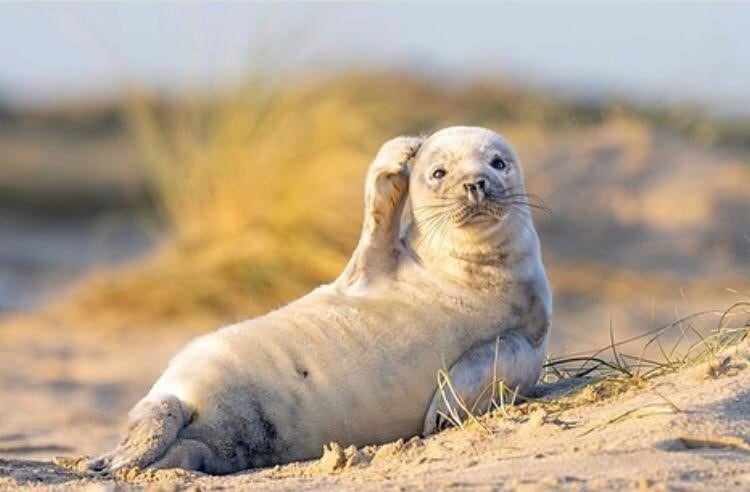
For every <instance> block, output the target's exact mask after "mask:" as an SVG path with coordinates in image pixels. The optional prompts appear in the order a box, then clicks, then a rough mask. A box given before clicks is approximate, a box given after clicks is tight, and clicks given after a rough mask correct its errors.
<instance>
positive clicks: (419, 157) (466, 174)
mask: <svg viewBox="0 0 750 492" xmlns="http://www.w3.org/2000/svg"><path fill="white" fill-rule="evenodd" d="M531 205H532V204H531V202H530V200H529V195H527V194H526V192H525V188H524V182H523V171H522V169H521V164H520V161H519V159H518V157H517V156H516V154H515V153H514V151H513V150H512V149H511V147H510V146H509V145H508V143H507V142H506V141H505V140H504V139H503V138H502V137H501V136H500V135H498V134H496V133H494V132H492V131H490V130H487V129H484V128H476V127H452V128H447V129H444V130H441V131H438V132H437V133H434V134H433V135H431V136H429V137H428V138H426V139H424V138H418V137H398V138H395V139H393V140H391V141H389V142H386V143H385V144H384V145H383V146H382V147H381V149H380V151H379V152H378V154H377V155H376V157H375V160H374V161H373V163H372V164H371V165H370V168H369V170H368V173H367V176H366V183H365V216H364V223H363V226H362V234H361V237H360V240H359V243H358V245H357V247H356V249H355V250H354V253H353V255H352V258H351V260H350V261H349V262H348V264H347V266H346V268H345V269H344V271H343V272H342V273H341V275H340V276H339V277H338V278H337V279H336V280H335V281H334V282H332V283H331V284H328V285H324V286H321V287H318V288H317V289H315V290H314V291H312V292H311V293H310V294H308V295H306V296H304V297H302V298H300V299H298V300H296V301H294V302H292V303H290V304H288V305H286V306H284V307H282V308H280V309H278V310H276V311H273V312H271V313H268V314H266V315H264V316H261V317H259V318H255V319H251V320H247V321H244V322H241V323H238V324H235V325H232V326H228V327H225V328H222V329H220V330H218V331H216V332H213V333H210V334H207V335H204V336H202V337H199V338H197V339H195V340H193V341H192V342H190V343H189V344H188V345H187V346H186V347H185V348H184V349H183V350H182V351H181V352H179V353H178V354H177V355H176V356H175V357H174V358H173V359H172V360H171V362H170V363H169V366H168V367H167V369H166V370H165V372H164V373H163V374H162V376H161V377H160V378H159V379H158V380H157V382H156V383H155V384H154V386H153V387H152V388H151V390H150V391H149V393H148V394H147V395H146V396H145V397H144V398H143V399H142V400H141V401H140V402H139V403H138V404H137V405H136V406H135V407H134V408H133V409H132V410H131V412H130V414H129V423H128V426H127V430H126V432H125V436H124V438H123V439H122V440H121V441H120V443H119V444H118V445H117V446H116V447H115V449H114V450H112V451H111V452H109V453H107V454H105V455H104V456H102V457H100V458H97V459H94V460H91V461H90V462H89V463H88V466H89V468H90V470H92V471H97V472H103V473H109V472H113V471H115V470H118V469H120V468H124V467H138V468H173V467H180V468H186V469H193V470H200V471H204V472H208V473H215V474H223V473H231V472H235V471H238V470H242V469H246V468H252V467H261V466H268V465H274V464H280V463H286V462H290V461H295V460H303V459H311V458H315V457H318V456H320V454H321V452H322V448H323V446H324V445H325V444H327V443H329V442H331V441H336V442H338V443H340V444H342V445H352V444H353V445H356V446H361V445H366V444H377V443H383V442H387V441H391V440H394V439H397V438H401V437H411V436H414V435H417V434H419V433H420V432H421V433H423V434H428V433H431V432H434V431H435V430H438V429H439V428H440V427H441V426H442V425H443V422H444V421H445V416H447V415H453V416H454V417H457V418H461V415H458V414H457V411H456V405H457V404H465V403H466V402H475V403H476V404H478V405H484V404H486V402H487V401H488V399H489V398H490V396H488V393H487V391H486V388H487V387H489V386H493V387H494V385H493V383H496V382H498V381H503V382H504V383H505V385H506V386H507V387H510V388H517V389H518V390H519V391H526V390H528V389H530V388H531V387H532V386H533V385H534V384H536V381H537V380H538V378H539V375H540V372H541V367H542V363H543V359H544V356H545V353H546V345H547V338H548V332H549V326H550V319H551V315H552V312H551V305H552V299H551V294H550V291H549V287H548V283H547V278H546V275H545V272H544V268H543V265H542V261H541V254H540V249H539V240H538V237H537V234H536V232H535V230H534V226H533V222H532V218H531V214H530V206H531ZM438 374H442V375H443V377H442V378H438ZM446 381H450V382H451V385H450V391H446V384H445V382H446ZM458 406H459V407H460V406H461V405H458ZM459 413H460V412H459Z"/></svg>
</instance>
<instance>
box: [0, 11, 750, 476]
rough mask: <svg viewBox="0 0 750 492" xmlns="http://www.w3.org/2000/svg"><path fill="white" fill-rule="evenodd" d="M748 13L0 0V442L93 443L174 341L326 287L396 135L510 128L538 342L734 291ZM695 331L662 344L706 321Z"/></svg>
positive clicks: (561, 347)
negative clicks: (540, 257) (379, 159)
mask: <svg viewBox="0 0 750 492" xmlns="http://www.w3.org/2000/svg"><path fill="white" fill-rule="evenodd" d="M749 21H750V3H739V2H738V3H721V2H710V3H709V2H706V3H697V2H690V3H687V2H686V3H677V2H670V3H667V2H664V3H644V2H632V3H617V2H606V4H602V3H594V2H585V3H574V2H554V3H544V2H533V3H520V2H513V3H471V2H461V3H442V2H441V3H434V4H433V3H427V2H415V3H390V2H389V3H273V4H270V3H235V2H232V3H224V2H210V3H209V2H179V3H178V2H163V3H156V2H153V3H150V2H149V3H147V2H138V3H135V2H133V3H125V2H117V3H115V2H111V3H110V2H106V3H104V2H102V3H94V2H77V3H62V2H54V3H43V2H29V3H20V2H19V3H12V2H2V3H0V409H3V411H2V417H1V418H0V456H9V457H10V458H12V459H31V458H43V459H45V460H46V459H49V457H50V456H52V455H56V454H73V453H86V454H96V453H98V452H101V451H104V450H105V449H107V448H108V447H110V446H111V444H112V443H114V442H115V440H116V439H117V432H118V430H119V428H120V426H121V424H122V419H123V418H124V416H125V415H126V411H127V409H128V408H130V407H131V406H132V405H133V404H134V402H135V401H137V400H138V399H139V398H140V397H141V396H142V395H143V394H144V392H145V391H146V390H147V388H148V387H149V385H150V384H151V383H152V382H153V381H154V380H155V378H156V377H157V376H158V374H160V372H161V371H162V370H163V368H164V365H165V364H166V362H167V360H168V359H169V357H170V356H171V355H172V354H173V353H174V352H175V351H176V350H178V349H179V347H180V346H182V345H183V344H184V343H185V342H186V340H187V339H189V338H191V337H193V336H195V335H196V334H197V333H200V332H205V331H207V330H212V329H214V328H216V327H217V326H219V325H221V324H226V323H229V322H233V321H237V320H240V319H243V318H246V317H249V316H252V315H257V314H260V313H263V312H265V311H268V310H269V309H272V308H275V307H278V306H280V305H282V304H284V303H285V302H287V301H289V300H292V299H294V298H296V297H298V296H300V295H303V294H304V293H306V292H308V291H309V290H310V289H311V288H312V287H314V286H316V285H319V284H321V283H324V282H329V281H331V280H332V279H333V278H335V276H336V275H337V274H338V273H339V271H340V270H341V269H342V267H343V266H344V263H345V261H346V260H347V259H348V257H349V255H350V253H351V251H352V249H353V247H354V244H355V241H356V240H357V236H358V234H359V230H360V221H361V214H362V187H363V179H364V174H365V170H366V168H367V166H368V164H369V162H370V160H371V159H372V158H373V157H374V155H375V152H376V151H377V149H378V148H379V146H380V145H381V144H382V143H383V142H384V141H386V140H388V139H390V138H392V137H394V136H396V135H400V134H404V133H412V134H421V133H429V132H432V131H435V130H437V129H440V128H442V127H445V126H448V125H456V124H462V125H482V126H487V127H489V128H492V129H495V130H497V131H499V132H501V133H502V134H504V135H505V136H506V137H507V138H508V139H509V140H510V142H512V144H513V145H514V147H515V148H516V150H517V152H518V154H519V155H520V157H521V160H522V161H523V163H524V167H525V174H526V178H527V188H528V190H529V191H530V192H531V193H535V194H537V195H539V196H541V197H542V198H543V199H544V200H545V202H546V204H547V205H548V206H549V208H550V209H551V213H550V214H538V215H535V222H536V226H537V230H538V232H539V234H540V236H541V242H542V247H543V254H544V261H545V264H546V268H547V272H548V275H549V277H550V280H551V283H552V287H553V291H554V295H555V315H554V321H553V335H552V343H551V347H550V350H551V353H552V355H560V354H571V353H573V352H575V351H578V350H591V349H594V348H599V347H601V346H606V345H608V344H610V343H611V339H617V340H623V339H626V338H627V337H630V336H633V335H636V334H639V333H643V332H646V331H647V330H650V329H653V328H654V327H657V326H660V325H662V324H666V323H671V322H674V321H675V320H677V319H679V318H681V317H683V316H686V315H688V314H691V313H696V312H700V311H703V310H719V311H722V310H724V309H726V308H727V307H729V306H731V305H732V303H734V302H736V301H741V300H747V299H748V298H750V213H748V210H750V94H749V93H748V87H750V63H749V62H748V57H747V52H748V49H750V30H748V29H747V26H748V22H749ZM692 321H693V322H694V323H687V322H686V323H685V324H682V323H678V324H677V325H675V326H676V328H675V330H674V331H675V332H676V333H677V335H676V336H677V340H678V341H680V340H683V338H686V337H685V336H684V335H685V333H686V331H688V330H691V329H692V328H695V327H696V324H697V330H699V331H696V333H698V335H697V336H699V337H700V336H701V335H700V333H704V334H705V333H707V331H706V330H710V329H712V328H715V326H716V318H706V317H701V318H698V319H693V320H692ZM701 323H705V325H703V326H702V325H701ZM692 338H693V339H695V336H693V337H692ZM643 343H644V342H643V341H641V340H638V341H636V342H634V344H635V347H633V348H632V350H631V349H630V348H628V347H625V348H623V350H624V351H625V352H628V353H629V354H630V358H628V359H624V360H629V361H634V360H635V359H638V352H641V355H642V353H643V352H642V351H641V347H642V346H643ZM690 343H692V342H688V346H689V344H690ZM638 344H640V345H638ZM659 349H660V350H661V351H662V355H664V356H665V357H667V356H669V357H671V356H672V355H671V353H672V352H674V349H670V348H669V346H668V345H666V346H665V347H664V348H662V346H661V345H659ZM687 350H688V351H689V348H688V349H687ZM657 355H658V354H657ZM621 356H622V357H625V356H624V355H622V353H621ZM16 464H18V462H17V463H16ZM19 466H20V465H19ZM9 469H10V470H11V471H12V469H13V467H12V466H11V467H10V468H9Z"/></svg>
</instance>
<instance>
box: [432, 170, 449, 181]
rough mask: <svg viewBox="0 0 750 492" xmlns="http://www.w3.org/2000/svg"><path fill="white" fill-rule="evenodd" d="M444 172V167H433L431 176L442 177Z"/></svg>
mask: <svg viewBox="0 0 750 492" xmlns="http://www.w3.org/2000/svg"><path fill="white" fill-rule="evenodd" d="M446 174H447V173H446V172H445V169H435V170H434V171H432V177H433V178H435V179H443V177H445V175H446Z"/></svg>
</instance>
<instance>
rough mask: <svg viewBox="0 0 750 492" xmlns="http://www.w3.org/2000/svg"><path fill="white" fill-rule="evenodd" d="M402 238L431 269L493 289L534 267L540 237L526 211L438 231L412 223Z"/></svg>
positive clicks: (443, 275) (415, 255) (475, 285)
mask: <svg viewBox="0 0 750 492" xmlns="http://www.w3.org/2000/svg"><path fill="white" fill-rule="evenodd" d="M403 241H404V244H405V246H406V248H407V249H408V250H409V252H410V253H411V254H412V255H413V256H414V257H415V258H416V259H417V261H418V262H419V263H420V264H422V265H424V266H425V267H426V269H427V270H429V271H430V272H437V273H438V274H439V275H441V276H442V277H445V278H447V279H449V280H451V281H454V282H456V283H459V284H461V285H464V286H467V287H471V288H472V289H477V290H483V291H484V290H489V291H492V290H496V289H497V288H501V287H502V286H503V285H504V284H505V283H506V282H507V279H509V278H517V277H518V273H519V270H524V269H527V268H533V267H534V265H535V264H536V263H537V262H538V258H539V255H540V253H539V239H538V237H537V234H536V231H535V230H534V225H533V222H532V221H531V217H530V216H529V215H527V214H523V215H516V216H513V217H508V218H507V219H506V220H504V221H501V222H498V223H497V224H493V225H485V226H483V227H474V226H471V227H462V228H454V227H450V226H449V227H448V228H445V230H443V231H440V232H439V233H436V232H433V231H425V230H420V228H419V227H418V225H416V224H414V223H411V224H410V225H409V226H408V227H407V229H406V230H405V231H404V235H403Z"/></svg>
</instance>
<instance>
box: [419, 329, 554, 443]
mask: <svg viewBox="0 0 750 492" xmlns="http://www.w3.org/2000/svg"><path fill="white" fill-rule="evenodd" d="M545 345H546V344H541V345H539V346H537V347H535V346H534V345H532V344H531V343H530V342H529V341H528V340H527V339H526V337H524V336H523V335H520V334H518V333H515V332H509V333H505V334H503V335H501V336H500V337H498V338H496V339H494V340H492V341H489V342H485V343H483V344H481V345H478V346H476V347H474V348H472V349H470V350H468V351H467V352H465V353H464V354H463V355H462V356H461V358H460V359H459V360H458V362H456V363H455V364H454V365H453V367H451V368H450V370H449V371H448V372H447V374H446V373H445V372H441V373H439V374H438V388H437V390H436V391H435V394H434V395H433V397H432V402H431V403H430V407H429V409H428V410H427V414H426V416H425V419H424V428H423V431H422V434H423V435H428V434H432V433H434V432H437V431H439V430H441V428H442V427H443V426H444V425H445V424H447V423H449V422H451V421H452V422H463V421H464V420H466V419H467V417H469V414H471V415H480V414H483V413H485V412H487V411H488V410H490V409H491V408H492V401H493V399H494V398H497V397H498V392H499V386H500V382H501V381H502V382H503V383H504V386H505V387H506V388H509V389H510V390H512V391H515V390H516V389H517V390H518V391H519V392H520V393H523V392H525V391H528V390H529V389H531V388H532V387H533V386H534V385H535V384H536V382H537V380H538V379H539V375H540V373H541V370H542V363H543V361H544V355H545V352H546V347H545Z"/></svg>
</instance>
